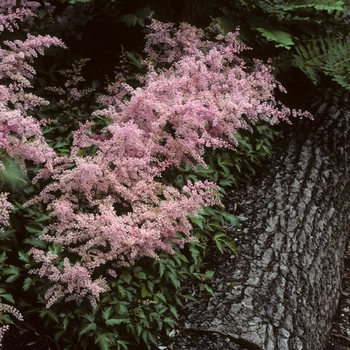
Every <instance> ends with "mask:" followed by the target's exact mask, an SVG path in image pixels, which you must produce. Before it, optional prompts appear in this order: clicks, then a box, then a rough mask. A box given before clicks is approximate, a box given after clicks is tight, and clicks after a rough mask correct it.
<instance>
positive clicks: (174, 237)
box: [27, 21, 308, 307]
mask: <svg viewBox="0 0 350 350" xmlns="http://www.w3.org/2000/svg"><path fill="white" fill-rule="evenodd" d="M210 36H211V37H213V36H215V39H214V40H209V37H210ZM147 40H148V41H147V45H146V53H147V54H148V58H147V60H146V61H145V64H146V66H147V67H148V73H147V75H146V76H145V77H144V78H143V79H141V82H142V84H143V85H142V87H140V88H136V89H132V88H131V87H130V86H129V85H127V84H126V83H125V82H124V81H123V79H118V80H117V81H116V83H115V84H112V85H111V86H110V87H109V92H110V94H109V95H108V96H102V97H101V98H100V103H102V104H103V105H104V108H103V109H101V110H99V111H97V112H96V114H97V115H100V116H104V117H106V118H108V119H109V120H110V124H109V125H108V126H107V127H105V128H104V129H103V130H102V131H101V132H100V133H98V134H96V133H95V132H93V131H92V123H91V122H87V123H85V124H81V126H80V128H79V129H78V130H77V131H75V132H73V134H74V141H73V147H72V151H71V154H70V155H69V156H64V157H63V156H62V157H56V158H55V159H54V160H53V161H52V162H51V163H49V162H46V164H48V166H46V167H45V168H43V170H42V171H41V172H40V173H39V174H38V175H37V177H36V179H35V180H36V181H42V180H45V181H46V180H47V179H51V180H54V181H53V182H52V183H51V184H49V185H48V186H46V188H45V189H44V190H43V191H42V192H41V194H40V195H39V196H37V197H36V198H34V199H33V200H31V201H30V202H28V203H27V205H30V204H34V203H38V202H43V203H46V204H47V205H48V206H47V209H48V210H49V211H50V213H51V214H50V215H51V217H52V219H53V221H52V224H51V225H49V226H48V227H47V228H46V229H45V231H44V232H43V234H42V235H41V237H40V238H41V239H42V240H45V241H48V242H51V244H54V245H56V247H59V249H58V250H57V249H56V250H55V251H45V250H41V249H38V248H32V249H31V254H32V255H33V257H34V259H35V260H36V261H37V262H38V263H41V266H40V267H38V268H37V269H34V270H32V273H36V274H38V275H39V276H40V277H41V278H43V277H46V278H48V279H49V280H50V281H51V282H52V285H51V287H50V288H49V289H48V291H47V293H46V296H45V297H46V299H47V300H48V304H47V306H48V307H49V306H50V305H52V303H54V302H55V301H57V300H58V299H59V298H61V297H64V298H65V299H66V300H77V301H81V300H82V299H83V298H88V299H89V300H90V302H91V303H92V305H93V306H96V303H97V301H98V298H99V296H100V294H101V293H102V292H105V291H107V290H108V288H109V287H108V284H107V280H106V278H107V277H108V278H113V277H114V278H115V277H116V274H115V272H113V271H114V270H115V269H117V268H118V267H121V266H128V265H130V264H133V263H134V262H135V261H136V260H137V259H139V258H141V257H145V256H148V257H152V258H157V256H158V254H159V252H162V251H163V252H166V253H172V252H173V248H172V247H173V244H174V243H175V244H180V245H183V244H184V243H185V242H188V241H191V240H193V237H191V225H190V222H189V220H188V216H196V215H197V213H198V211H200V209H201V207H203V206H209V205H213V204H218V203H219V202H218V191H217V190H218V188H217V186H215V185H214V184H213V183H209V182H203V183H202V182H196V183H190V182H189V183H187V185H186V186H184V187H183V188H182V191H181V192H180V191H179V190H177V189H175V188H174V187H173V186H172V185H171V184H168V183H167V182H166V181H165V179H163V178H162V174H163V172H164V171H165V170H171V169H174V168H176V167H178V166H180V165H181V164H183V163H187V164H190V165H191V166H195V165H196V164H198V163H202V164H203V165H205V164H204V161H203V158H202V155H203V152H204V150H205V148H207V147H212V148H218V147H220V148H222V147H226V148H231V149H234V148H235V146H236V144H237V141H236V139H235V137H234V135H235V133H236V132H237V130H240V129H249V123H255V122H256V121H258V120H264V121H269V122H270V123H275V122H277V121H278V120H280V119H283V120H288V118H289V116H290V115H291V114H292V115H294V116H306V115H308V114H307V113H302V112H300V111H294V110H293V111H291V110H289V109H288V108H287V107H285V106H283V105H282V104H280V103H278V102H277V101H276V100H275V98H274V89H276V88H279V89H281V90H283V89H282V87H281V86H280V85H279V84H278V82H277V81H276V80H275V79H274V78H273V75H272V73H271V69H270V68H269V66H268V65H265V64H264V63H263V62H261V61H258V60H254V61H252V62H250V63H249V64H247V63H246V62H245V61H244V59H242V58H241V57H240V56H239V54H240V53H241V52H242V51H243V50H245V49H247V48H246V47H245V46H244V45H242V44H241V43H240V42H239V41H238V40H237V33H228V34H227V35H224V34H223V33H222V32H221V31H220V30H219V29H218V28H217V27H215V26H213V27H211V28H210V29H209V30H208V33H207V34H206V33H204V32H202V31H200V30H198V29H197V28H195V27H192V26H190V25H187V24H183V25H181V26H180V28H179V29H178V30H177V29H175V28H174V26H173V25H171V24H163V23H160V22H155V21H154V22H153V23H152V24H151V25H150V26H149V33H148V35H147ZM158 63H165V64H164V65H163V66H159V65H157V64H158ZM86 154H88V155H86ZM53 247H54V246H53ZM59 250H60V251H59Z"/></svg>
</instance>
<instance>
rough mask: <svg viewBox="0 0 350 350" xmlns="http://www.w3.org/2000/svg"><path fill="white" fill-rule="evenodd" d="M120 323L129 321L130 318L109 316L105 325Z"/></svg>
mask: <svg viewBox="0 0 350 350" xmlns="http://www.w3.org/2000/svg"><path fill="white" fill-rule="evenodd" d="M121 323H130V320H129V319H128V318H110V319H108V320H106V325H107V326H115V325H118V324H121Z"/></svg>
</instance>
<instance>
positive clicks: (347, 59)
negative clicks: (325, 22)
mask: <svg viewBox="0 0 350 350" xmlns="http://www.w3.org/2000/svg"><path fill="white" fill-rule="evenodd" d="M295 50H296V53H297V54H296V55H293V63H294V64H295V66H296V67H298V68H299V69H301V70H302V71H303V72H304V73H305V74H306V75H307V76H308V77H309V78H310V79H311V80H312V81H313V82H314V83H318V81H319V72H323V73H324V74H326V75H328V76H330V77H331V79H332V80H334V81H335V82H337V83H338V84H339V85H341V86H343V87H345V88H346V89H349V90H350V67H349V63H350V42H349V41H348V40H346V39H341V38H338V37H335V36H333V35H328V36H327V38H326V39H318V40H316V39H315V40H311V41H308V42H306V43H304V44H303V45H302V44H299V45H296V46H295Z"/></svg>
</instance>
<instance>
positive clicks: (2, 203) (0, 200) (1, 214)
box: [0, 193, 13, 232]
mask: <svg viewBox="0 0 350 350" xmlns="http://www.w3.org/2000/svg"><path fill="white" fill-rule="evenodd" d="M7 195H8V193H0V232H1V231H2V230H3V229H4V228H6V227H7V226H8V225H9V218H10V215H9V212H10V211H11V210H12V209H13V205H12V204H11V203H10V202H9V201H8V200H7Z"/></svg>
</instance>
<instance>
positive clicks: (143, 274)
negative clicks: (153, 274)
mask: <svg viewBox="0 0 350 350" xmlns="http://www.w3.org/2000/svg"><path fill="white" fill-rule="evenodd" d="M134 276H135V277H136V278H138V279H140V280H146V279H147V276H146V274H145V273H144V272H136V273H134Z"/></svg>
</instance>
